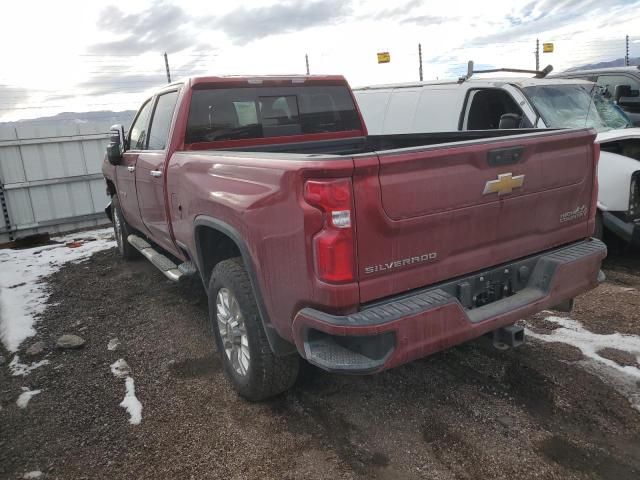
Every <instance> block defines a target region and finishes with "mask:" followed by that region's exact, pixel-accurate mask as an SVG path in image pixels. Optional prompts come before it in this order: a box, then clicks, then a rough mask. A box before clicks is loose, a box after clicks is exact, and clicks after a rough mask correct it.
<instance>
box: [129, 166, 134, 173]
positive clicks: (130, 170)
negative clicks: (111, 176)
mask: <svg viewBox="0 0 640 480" xmlns="http://www.w3.org/2000/svg"><path fill="white" fill-rule="evenodd" d="M127 170H129V173H133V172H135V171H136V167H127Z"/></svg>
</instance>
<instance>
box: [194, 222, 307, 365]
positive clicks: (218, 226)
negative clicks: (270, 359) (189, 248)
mask: <svg viewBox="0 0 640 480" xmlns="http://www.w3.org/2000/svg"><path fill="white" fill-rule="evenodd" d="M202 226H204V227H208V228H211V229H213V230H217V231H218V232H220V233H222V234H224V235H226V236H227V237H229V238H230V239H231V240H232V241H233V242H234V243H235V244H236V246H237V247H238V250H239V251H240V256H241V257H242V262H243V263H244V266H245V268H246V269H247V273H248V274H249V280H250V281H251V289H252V290H253V296H254V298H255V299H256V304H257V305H258V311H259V312H260V319H261V320H262V326H263V327H264V331H265V333H266V335H267V340H269V346H270V347H271V350H272V351H273V353H274V354H276V355H281V356H283V355H289V354H292V353H294V352H297V349H296V347H295V345H294V344H293V343H291V342H289V341H287V340H285V339H284V338H282V337H281V336H280V335H279V334H278V332H277V331H276V329H275V328H274V327H273V324H272V323H271V320H270V318H269V314H268V312H267V308H266V306H265V304H264V299H263V296H262V292H261V290H260V284H259V282H258V277H257V274H256V268H255V264H254V262H253V259H252V257H251V254H250V253H249V248H248V247H247V244H246V243H245V241H244V240H243V239H242V236H241V235H240V233H239V232H238V231H237V230H236V229H235V228H233V227H232V226H231V225H229V224H228V223H225V222H223V221H221V220H218V219H216V218H213V217H209V216H206V215H200V216H198V217H196V219H195V221H194V239H195V246H196V256H195V260H196V262H197V265H198V271H199V272H200V276H201V278H202V282H203V284H204V285H205V288H207V285H208V282H209V279H208V278H205V272H204V268H203V267H204V258H203V251H204V250H203V249H204V248H205V247H204V245H200V238H199V236H198V235H196V234H195V231H196V229H197V227H202Z"/></svg>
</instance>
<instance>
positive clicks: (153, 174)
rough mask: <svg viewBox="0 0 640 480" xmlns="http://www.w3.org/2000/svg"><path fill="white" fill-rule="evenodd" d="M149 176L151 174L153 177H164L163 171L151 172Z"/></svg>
mask: <svg viewBox="0 0 640 480" xmlns="http://www.w3.org/2000/svg"><path fill="white" fill-rule="evenodd" d="M149 174H150V175H151V176H152V177H155V178H158V177H161V176H162V170H151V171H150V172H149Z"/></svg>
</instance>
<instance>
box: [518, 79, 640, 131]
mask: <svg viewBox="0 0 640 480" xmlns="http://www.w3.org/2000/svg"><path fill="white" fill-rule="evenodd" d="M523 90H524V92H525V94H526V95H527V97H529V100H530V101H531V103H533V105H534V106H535V107H536V109H537V110H538V112H539V113H540V115H541V116H542V119H543V120H544V123H545V124H546V125H547V127H550V128H582V127H593V128H595V129H596V130H597V131H598V132H603V131H605V130H613V129H618V128H627V127H630V126H631V122H630V121H629V119H628V118H627V116H626V115H625V114H624V112H623V111H622V110H620V108H619V107H618V106H616V105H614V103H613V102H612V101H611V100H610V99H608V98H606V97H605V96H604V95H603V91H602V89H601V88H600V87H597V86H595V85H593V86H592V85H540V86H535V87H525V88H524V89H523Z"/></svg>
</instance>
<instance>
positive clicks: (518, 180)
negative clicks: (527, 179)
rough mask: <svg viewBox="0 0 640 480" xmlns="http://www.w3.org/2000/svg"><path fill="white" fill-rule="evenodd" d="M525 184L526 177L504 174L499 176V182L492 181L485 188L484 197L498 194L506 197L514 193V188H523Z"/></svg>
mask: <svg viewBox="0 0 640 480" xmlns="http://www.w3.org/2000/svg"><path fill="white" fill-rule="evenodd" d="M523 184H524V175H516V176H515V177H514V176H513V174H511V173H503V174H501V175H498V179H497V180H490V181H488V182H487V183H486V184H485V186H484V192H482V193H483V194H484V195H488V194H490V193H497V194H498V195H506V194H507V193H511V192H513V189H514V188H521V187H522V185H523Z"/></svg>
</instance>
